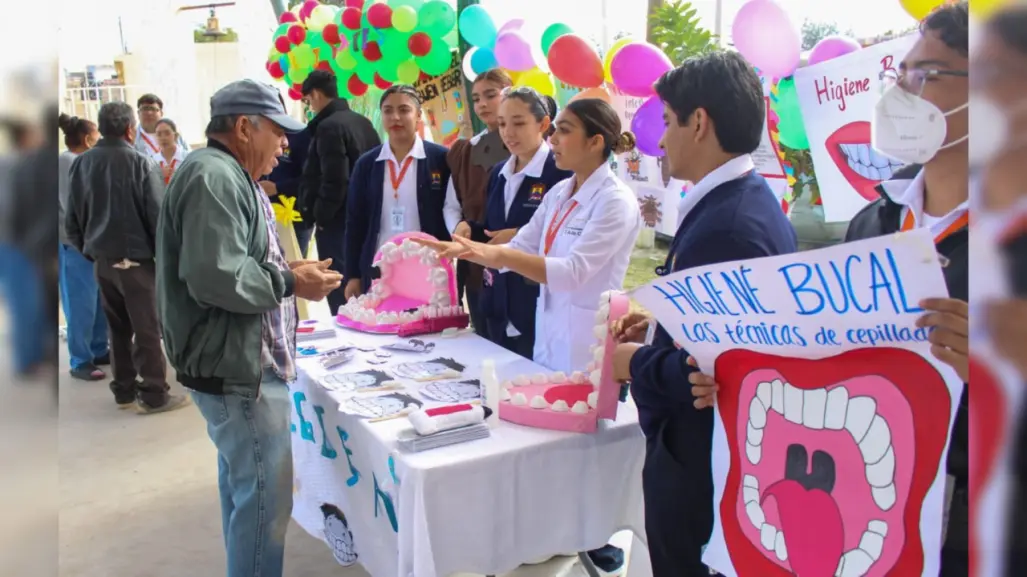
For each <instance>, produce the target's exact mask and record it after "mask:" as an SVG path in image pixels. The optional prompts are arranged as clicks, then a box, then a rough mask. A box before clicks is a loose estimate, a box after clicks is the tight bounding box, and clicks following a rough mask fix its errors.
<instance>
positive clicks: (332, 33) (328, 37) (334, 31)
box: [321, 23, 342, 44]
mask: <svg viewBox="0 0 1027 577" xmlns="http://www.w3.org/2000/svg"><path fill="white" fill-rule="evenodd" d="M321 37H322V38H324V39H325V42H327V43H328V44H342V37H341V36H339V25H338V24H335V23H332V24H328V25H327V26H325V27H324V30H322V31H321Z"/></svg>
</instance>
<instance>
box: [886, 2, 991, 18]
mask: <svg viewBox="0 0 1027 577" xmlns="http://www.w3.org/2000/svg"><path fill="white" fill-rule="evenodd" d="M974 1H975V2H976V1H977V0H974ZM944 3H945V0H899V4H901V5H902V9H903V10H905V11H906V13H907V14H909V15H910V16H912V17H913V18H915V19H917V20H923V19H924V17H926V16H927V15H928V14H930V13H931V10H934V9H935V8H937V7H938V6H941V5H942V4H944ZM972 3H973V2H971V4H972Z"/></svg>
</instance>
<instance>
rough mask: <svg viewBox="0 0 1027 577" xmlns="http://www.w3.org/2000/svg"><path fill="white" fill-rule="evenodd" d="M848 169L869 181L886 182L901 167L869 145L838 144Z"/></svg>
mask: <svg viewBox="0 0 1027 577" xmlns="http://www.w3.org/2000/svg"><path fill="white" fill-rule="evenodd" d="M838 147H839V148H840V149H841V151H842V154H843V155H845V159H846V160H847V161H848V165H849V168H851V169H852V170H853V171H854V172H856V174H858V175H860V176H862V177H863V178H866V179H870V180H888V179H889V178H891V177H892V174H893V173H894V171H895V170H896V169H898V168H899V167H901V166H902V164H901V163H897V162H895V161H893V160H892V159H890V158H888V157H887V156H885V155H883V154H881V153H879V152H877V151H876V150H874V149H873V148H871V146H870V145H869V144H840V145H839V146H838Z"/></svg>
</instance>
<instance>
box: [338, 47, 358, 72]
mask: <svg viewBox="0 0 1027 577" xmlns="http://www.w3.org/2000/svg"><path fill="white" fill-rule="evenodd" d="M335 64H336V66H338V67H339V69H340V70H347V71H348V70H353V69H354V68H356V67H357V59H356V57H355V56H354V55H353V51H352V50H348V49H347V50H340V51H339V53H338V54H336V55H335Z"/></svg>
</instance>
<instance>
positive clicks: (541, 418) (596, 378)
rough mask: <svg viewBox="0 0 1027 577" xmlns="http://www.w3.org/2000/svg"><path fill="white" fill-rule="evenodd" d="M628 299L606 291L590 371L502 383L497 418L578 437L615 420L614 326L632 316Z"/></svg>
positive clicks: (600, 310)
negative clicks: (604, 421) (566, 432)
mask: <svg viewBox="0 0 1027 577" xmlns="http://www.w3.org/2000/svg"><path fill="white" fill-rule="evenodd" d="M629 307H630V305H629V301H628V297H627V295H624V294H622V293H617V292H612V291H611V292H606V293H603V296H602V299H601V301H600V306H599V310H598V311H597V312H596V325H595V328H594V332H595V337H596V341H597V342H596V344H595V345H593V347H592V351H593V354H594V355H595V356H594V360H593V361H592V362H591V363H589V366H588V367H586V372H580V371H577V372H574V373H573V374H571V375H569V376H568V375H566V374H564V373H553V374H549V375H546V374H538V375H534V376H527V375H520V376H518V377H516V378H514V379H513V380H512V381H508V382H505V383H503V385H502V388H501V390H500V393H499V395H500V403H499V418H500V419H503V420H504V421H509V422H511V423H517V424H519V425H525V426H528V427H536V428H540V429H555V430H558V431H571V432H576V433H594V432H595V431H596V429H597V428H598V426H599V419H615V418H617V403H618V402H619V396H620V388H621V387H620V383H618V382H617V381H615V380H614V379H613V352H614V349H616V347H617V343H616V342H615V341H614V340H613V338H612V336H611V334H610V333H611V331H610V328H611V327H612V326H613V324H614V323H615V322H616V321H618V320H619V319H620V318H622V317H623V316H624V315H626V314H628V309H629Z"/></svg>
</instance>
